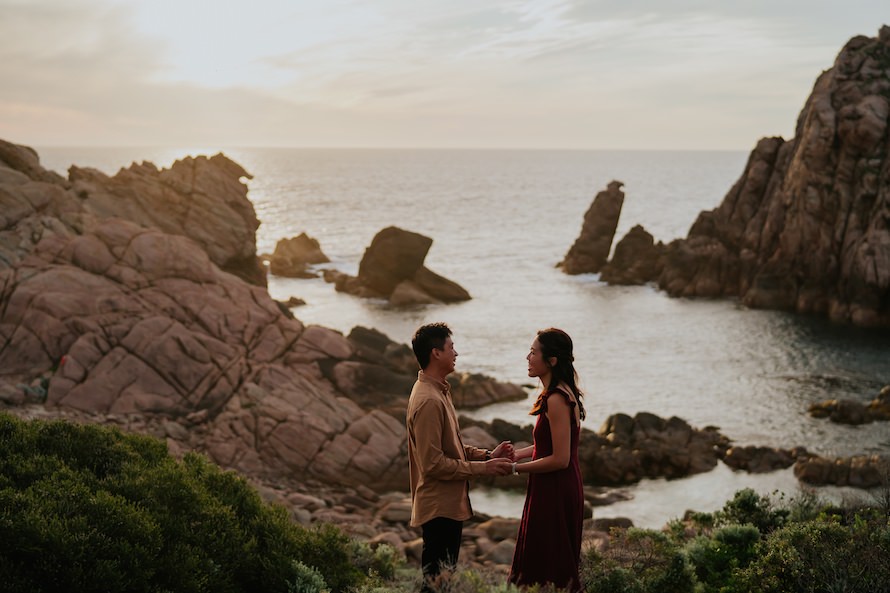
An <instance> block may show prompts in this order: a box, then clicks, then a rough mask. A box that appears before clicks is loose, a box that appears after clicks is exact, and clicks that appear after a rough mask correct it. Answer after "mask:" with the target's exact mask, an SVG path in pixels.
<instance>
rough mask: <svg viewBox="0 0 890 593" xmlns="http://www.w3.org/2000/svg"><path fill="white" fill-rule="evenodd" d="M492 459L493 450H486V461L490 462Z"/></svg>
mask: <svg viewBox="0 0 890 593" xmlns="http://www.w3.org/2000/svg"><path fill="white" fill-rule="evenodd" d="M490 459H491V449H486V450H485V461H489V460H490Z"/></svg>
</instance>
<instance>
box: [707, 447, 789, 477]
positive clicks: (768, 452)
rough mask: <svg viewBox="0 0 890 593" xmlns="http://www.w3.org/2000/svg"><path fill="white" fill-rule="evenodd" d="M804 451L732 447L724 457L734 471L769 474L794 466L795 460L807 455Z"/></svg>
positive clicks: (724, 461)
mask: <svg viewBox="0 0 890 593" xmlns="http://www.w3.org/2000/svg"><path fill="white" fill-rule="evenodd" d="M805 454H806V450H804V449H794V450H787V449H774V448H772V447H754V446H748V447H730V448H729V449H727V450H726V453H725V454H724V455H723V458H722V459H723V463H725V464H726V465H728V466H729V467H731V468H732V469H737V470H744V471H746V472H749V473H752V474H763V473H769V472H773V471H776V470H780V469H785V468H788V467H791V466H792V465H794V461H795V459H797V458H798V457H800V456H801V455H805Z"/></svg>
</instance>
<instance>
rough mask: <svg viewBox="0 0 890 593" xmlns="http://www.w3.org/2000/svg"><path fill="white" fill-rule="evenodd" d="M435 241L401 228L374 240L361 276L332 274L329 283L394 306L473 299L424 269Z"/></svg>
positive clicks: (383, 233) (450, 282)
mask: <svg viewBox="0 0 890 593" xmlns="http://www.w3.org/2000/svg"><path fill="white" fill-rule="evenodd" d="M432 244H433V240H432V239H430V238H429V237H425V236H424V235H421V234H418V233H412V232H411V231H405V230H402V229H400V228H398V227H394V226H391V227H387V228H385V229H383V230H382V231H380V232H379V233H377V234H376V235H375V236H374V239H373V241H371V245H370V246H369V247H368V248H367V249H366V250H365V254H364V256H362V261H361V263H360V264H359V270H358V276H357V277H355V276H349V275H348V274H344V273H342V272H337V271H331V270H328V271H326V273H325V276H324V278H325V280H326V281H328V282H333V283H334V285H335V286H336V288H337V290H338V291H341V292H348V293H350V294H354V295H356V296H361V297H368V298H385V299H388V300H389V302H390V303H392V304H393V305H424V304H432V303H454V302H459V301H466V300H469V299H470V294H469V293H468V292H467V291H466V290H464V289H463V288H462V287H461V286H459V285H458V284H456V283H455V282H452V281H451V280H448V279H447V278H443V277H442V276H439V275H438V274H436V273H435V272H433V271H431V270H429V269H428V268H426V267H424V265H423V261H424V259H426V254H427V252H428V251H429V250H430V247H431V246H432Z"/></svg>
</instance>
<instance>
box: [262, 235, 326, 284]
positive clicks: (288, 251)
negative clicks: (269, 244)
mask: <svg viewBox="0 0 890 593" xmlns="http://www.w3.org/2000/svg"><path fill="white" fill-rule="evenodd" d="M329 261H331V260H329V259H328V257H327V256H326V255H325V254H324V252H322V250H321V246H320V245H319V244H318V241H317V240H315V239H313V238H312V237H310V236H308V235H307V234H306V233H300V234H299V235H297V236H296V237H291V238H290V239H281V240H280V241H278V243H276V244H275V252H274V253H273V254H272V256H271V257H270V258H269V271H270V272H272V273H273V274H274V275H276V276H282V277H285V278H315V277H316V274H315V273H313V272H310V271H309V270H308V269H307V266H308V265H310V264H322V263H326V262H329Z"/></svg>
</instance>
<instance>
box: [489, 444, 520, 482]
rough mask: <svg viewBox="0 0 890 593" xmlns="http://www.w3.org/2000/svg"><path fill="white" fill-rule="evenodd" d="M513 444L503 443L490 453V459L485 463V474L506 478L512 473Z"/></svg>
mask: <svg viewBox="0 0 890 593" xmlns="http://www.w3.org/2000/svg"><path fill="white" fill-rule="evenodd" d="M513 457H514V450H513V443H511V442H510V441H504V442H502V443H501V444H499V445H498V446H497V447H495V448H494V450H493V451H492V452H491V459H489V460H488V461H486V462H485V470H486V472H485V473H487V474H493V475H495V476H506V475H507V474H511V473H513Z"/></svg>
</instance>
